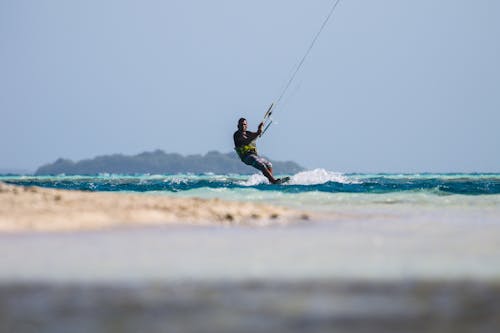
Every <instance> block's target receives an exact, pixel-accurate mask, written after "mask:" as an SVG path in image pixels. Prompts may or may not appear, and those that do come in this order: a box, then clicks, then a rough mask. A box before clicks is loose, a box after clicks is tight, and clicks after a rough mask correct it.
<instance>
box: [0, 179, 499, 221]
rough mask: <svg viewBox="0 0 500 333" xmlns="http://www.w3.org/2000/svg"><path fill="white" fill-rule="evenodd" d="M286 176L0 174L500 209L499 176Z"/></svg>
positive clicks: (222, 193)
mask: <svg viewBox="0 0 500 333" xmlns="http://www.w3.org/2000/svg"><path fill="white" fill-rule="evenodd" d="M290 176H291V180H290V182H289V183H287V184H284V185H271V184H269V183H268V182H267V180H266V179H265V177H264V176H262V175H260V174H254V175H251V176H243V175H216V174H201V175H194V174H177V175H150V174H140V175H118V174H99V175H80V176H66V175H58V176H27V175H3V176H0V181H3V182H6V183H10V184H16V185H24V186H41V187H47V188H57V189H69V190H83V191H106V192H135V193H145V194H160V195H168V196H177V197H201V198H220V199H225V200H238V201H253V202H265V203H271V204H278V205H285V206H291V207H300V208H305V209H314V210H331V209H332V208H334V209H339V208H346V207H359V208H365V209H364V210H365V211H366V210H368V211H374V210H376V209H377V207H380V206H387V205H391V209H392V210H395V209H398V208H397V207H399V206H401V205H404V206H408V205H411V206H412V207H415V206H418V207H428V206H433V207H444V206H446V207H462V208H464V207H468V208H475V209H478V210H481V209H483V210H484V209H493V210H494V211H495V212H496V211H498V210H499V208H500V174H479V173H477V174H470V173H469V174H467V173H453V174H452V173H449V174H431V173H424V174H354V173H351V174H344V173H338V172H332V171H327V170H324V169H315V170H309V171H304V172H300V173H297V174H295V175H290ZM482 213H486V211H483V212H482Z"/></svg>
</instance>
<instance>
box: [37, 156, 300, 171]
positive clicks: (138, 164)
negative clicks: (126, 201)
mask: <svg viewBox="0 0 500 333" xmlns="http://www.w3.org/2000/svg"><path fill="white" fill-rule="evenodd" d="M271 162H272V163H273V169H274V170H275V172H276V173H277V174H294V173H297V172H299V171H302V170H304V168H303V167H301V166H300V165H298V164H297V163H295V162H291V161H287V162H280V161H271ZM206 172H212V173H215V174H228V173H234V174H253V173H255V172H256V170H255V169H254V168H252V167H250V166H247V165H245V164H243V163H241V161H240V160H239V158H238V156H237V155H236V153H233V152H231V153H226V154H223V153H220V152H217V151H210V152H208V153H207V154H205V155H188V156H183V155H180V154H176V153H165V152H164V151H162V150H156V151H153V152H144V153H141V154H138V155H134V156H127V155H122V154H114V155H104V156H97V157H95V158H93V159H85V160H81V161H78V162H74V161H71V160H68V159H62V158H60V159H58V160H57V161H55V162H53V163H49V164H46V165H43V166H41V167H40V168H38V170H37V171H36V172H35V175H57V174H67V175H89V174H99V173H116V174H141V173H149V174H177V173H195V174H199V173H206Z"/></svg>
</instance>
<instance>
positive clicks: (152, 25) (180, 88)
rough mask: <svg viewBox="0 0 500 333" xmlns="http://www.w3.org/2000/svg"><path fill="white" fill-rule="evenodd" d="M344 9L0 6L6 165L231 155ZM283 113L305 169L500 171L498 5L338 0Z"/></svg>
mask: <svg viewBox="0 0 500 333" xmlns="http://www.w3.org/2000/svg"><path fill="white" fill-rule="evenodd" d="M332 3H333V1H331V0H311V1H303V0H302V1H298V0H297V1H291V0H266V1H264V0H252V1H236V0H210V1H206V0H163V1H160V0H158V1H150V0H140V1H139V0H137V1H124V0H116V1H105V0H85V1H71V0H59V1H54V0H46V1H43V0H32V1H30V0H0V116H1V118H0V119H1V124H2V125H1V130H0V168H21V169H28V170H35V169H36V168H37V167H38V166H40V165H41V164H44V163H48V162H52V161H54V160H55V159H57V158H59V157H64V158H70V159H73V160H79V159H83V158H91V157H94V156H97V155H102V154H111V153H124V154H136V153H140V152H142V151H152V150H155V149H162V150H164V151H166V152H178V153H182V154H199V153H201V154H204V153H206V152H208V151H210V150H218V151H221V152H229V151H231V150H232V148H233V142H232V134H233V132H234V131H235V130H236V122H237V120H238V118H239V117H241V116H244V117H246V118H247V119H248V121H249V125H250V129H251V130H256V127H257V123H258V122H259V121H260V120H261V118H262V116H263V114H264V112H265V111H266V109H267V107H268V105H269V104H270V103H271V102H272V101H273V99H275V98H277V97H278V95H279V94H280V92H281V89H282V88H283V87H284V85H285V84H286V82H287V80H288V79H289V77H290V75H291V73H292V71H293V69H294V66H296V64H297V63H298V61H299V60H300V58H301V57H302V56H303V54H304V52H305V51H306V49H307V47H308V46H309V44H310V42H311V40H312V38H313V36H314V34H315V33H316V32H317V30H318V29H319V27H320V25H321V23H322V21H323V20H324V18H325V17H326V15H327V14H328V10H329V9H330V7H331V5H332ZM274 118H275V121H276V122H277V123H278V124H277V125H273V127H271V129H270V130H269V132H268V133H266V135H265V136H264V137H263V138H262V139H261V140H260V141H259V142H258V146H259V148H260V152H261V153H262V154H264V155H266V156H269V157H270V158H272V159H276V160H294V161H296V162H298V163H300V164H302V165H303V166H306V167H308V168H318V167H320V168H325V169H328V170H332V171H341V172H356V171H357V172H370V171H382V172H424V171H434V172H443V171H490V172H499V171H500V1H498V0H476V1H470V0H469V1H465V0H419V1H414V0H413V1H410V0H381V1H371V0H341V2H340V4H339V6H338V7H337V10H336V12H335V14H334V16H333V18H332V20H331V21H330V22H329V24H328V26H327V27H326V28H325V30H324V31H323V34H322V35H321V37H320V39H319V40H318V41H317V43H316V45H315V47H314V49H313V50H312V52H311V53H310V55H309V57H308V58H307V60H306V62H305V64H304V65H303V67H302V70H301V71H300V72H299V74H298V75H297V78H296V81H294V83H293V84H292V86H291V87H290V89H289V94H288V95H286V96H285V97H284V101H283V103H282V104H281V106H280V107H279V108H278V109H277V110H276V111H275V117H274ZM277 172H279V170H277Z"/></svg>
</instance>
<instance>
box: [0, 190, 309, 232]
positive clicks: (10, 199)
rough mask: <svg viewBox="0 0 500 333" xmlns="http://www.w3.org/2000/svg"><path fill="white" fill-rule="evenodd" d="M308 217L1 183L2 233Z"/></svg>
mask: <svg viewBox="0 0 500 333" xmlns="http://www.w3.org/2000/svg"><path fill="white" fill-rule="evenodd" d="M308 218H309V215H308V214H307V213H305V212H300V211H296V210H291V209H287V208H283V207H277V206H271V205H265V204H256V203H244V202H233V201H223V200H219V199H217V198H215V199H199V198H172V197H167V196H162V195H147V194H126V193H102V192H99V193H93V192H83V191H69V190H57V189H47V188H40V187H34V186H28V187H26V186H14V185H9V184H5V183H0V232H1V231H3V232H21V231H79V230H97V229H104V228H112V227H130V226H146V225H174V224H177V225H178V224H188V225H248V226H266V225H271V224H287V223H291V222H293V221H299V220H306V219H308Z"/></svg>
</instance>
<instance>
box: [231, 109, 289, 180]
mask: <svg viewBox="0 0 500 333" xmlns="http://www.w3.org/2000/svg"><path fill="white" fill-rule="evenodd" d="M263 127H264V123H260V124H259V128H258V130H257V132H250V131H247V128H248V124H247V120H246V119H245V118H240V120H238V130H237V131H236V132H234V135H233V139H234V149H235V150H236V152H237V153H238V156H239V157H240V159H241V161H242V162H243V163H245V164H247V165H251V166H253V167H254V168H256V169H258V170H260V171H262V173H263V174H264V176H266V178H267V179H268V180H269V182H270V183H271V184H276V183H278V182H279V181H280V179H276V178H274V177H273V165H272V164H271V162H269V161H268V160H266V159H265V158H263V157H261V156H259V155H258V154H257V145H256V143H255V142H256V141H257V138H258V137H259V135H260V134H261V133H262V129H263Z"/></svg>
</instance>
